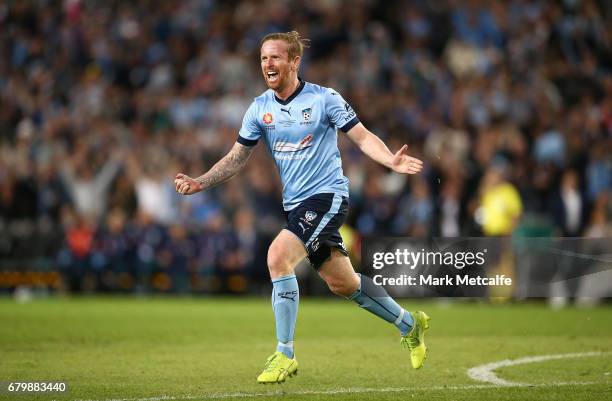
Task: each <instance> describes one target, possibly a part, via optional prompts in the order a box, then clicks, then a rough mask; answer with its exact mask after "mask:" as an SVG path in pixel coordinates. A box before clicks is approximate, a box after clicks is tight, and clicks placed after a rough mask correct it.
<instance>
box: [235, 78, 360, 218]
mask: <svg viewBox="0 0 612 401" xmlns="http://www.w3.org/2000/svg"><path fill="white" fill-rule="evenodd" d="M357 123H359V120H358V118H357V116H356V115H355V112H354V111H353V109H352V108H351V106H350V105H349V104H348V103H346V102H345V101H344V99H343V98H342V96H340V95H339V94H338V93H337V92H336V91H334V90H333V89H330V88H325V87H322V86H319V85H315V84H312V83H310V82H304V81H301V80H300V86H299V87H298V89H297V90H296V91H295V92H294V93H293V95H291V96H290V97H289V98H287V100H284V101H283V100H281V99H279V98H277V97H276V95H275V94H274V91H273V90H271V89H268V90H267V91H266V92H264V93H263V94H262V95H260V96H258V97H256V98H255V100H254V101H253V103H251V106H250V107H249V109H248V110H247V112H246V114H245V116H244V119H243V121H242V128H240V133H239V135H238V142H239V143H241V144H242V145H245V146H254V145H256V144H257V141H258V140H259V138H261V137H263V139H264V141H265V142H266V145H267V147H268V150H269V151H270V153H271V154H272V157H273V158H274V162H275V163H276V167H277V168H278V171H279V173H280V177H281V181H282V183H283V207H284V209H285V210H291V209H293V208H294V207H296V206H297V205H298V204H299V203H300V202H302V201H303V200H305V199H306V198H308V197H310V196H312V195H315V194H321V193H334V194H338V195H341V196H347V197H348V179H347V178H346V177H345V176H344V173H343V172H342V161H341V160H340V151H339V150H338V135H337V133H336V129H340V130H341V131H343V132H347V131H348V130H350V129H351V128H353V127H354V126H355V125H356V124H357Z"/></svg>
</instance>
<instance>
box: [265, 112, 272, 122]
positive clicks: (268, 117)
mask: <svg viewBox="0 0 612 401" xmlns="http://www.w3.org/2000/svg"><path fill="white" fill-rule="evenodd" d="M272 121H273V119H272V114H270V113H266V114H264V115H263V122H264V123H266V124H272Z"/></svg>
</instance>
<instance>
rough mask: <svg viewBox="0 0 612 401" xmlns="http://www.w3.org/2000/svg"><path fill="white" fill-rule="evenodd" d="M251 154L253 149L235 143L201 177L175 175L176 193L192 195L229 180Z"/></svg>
mask: <svg viewBox="0 0 612 401" xmlns="http://www.w3.org/2000/svg"><path fill="white" fill-rule="evenodd" d="M252 152H253V147H251V146H244V145H241V144H239V143H238V142H236V143H235V144H234V146H233V147H232V149H231V150H230V151H229V152H228V154H226V155H225V156H223V158H222V159H221V160H219V161H218V162H217V163H216V164H215V165H214V166H212V168H211V169H210V170H208V171H207V172H206V173H204V174H203V175H201V176H199V177H197V178H191V177H189V176H187V175H185V174H182V173H179V174H177V175H176V178H175V179H174V185H175V186H176V192H178V193H179V194H182V195H192V194H195V193H198V192H200V191H204V190H206V189H208V188H212V187H214V186H215V185H218V184H221V183H223V182H225V181H227V180H229V179H230V178H232V177H233V176H234V175H236V174H237V173H238V172H239V171H240V170H242V168H243V167H244V165H245V164H246V162H247V161H248V160H249V156H251V153H252Z"/></svg>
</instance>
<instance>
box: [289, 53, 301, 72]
mask: <svg viewBox="0 0 612 401" xmlns="http://www.w3.org/2000/svg"><path fill="white" fill-rule="evenodd" d="M300 61H302V58H301V57H300V56H295V57H294V58H293V63H292V67H291V70H292V71H297V70H298V69H299V68H300Z"/></svg>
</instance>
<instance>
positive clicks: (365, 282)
mask: <svg viewBox="0 0 612 401" xmlns="http://www.w3.org/2000/svg"><path fill="white" fill-rule="evenodd" d="M359 276H360V277H361V282H360V285H359V288H358V289H357V290H356V291H355V292H354V293H353V294H352V295H351V296H350V297H349V298H348V299H350V300H351V301H355V302H356V303H357V304H358V305H359V306H360V307H362V308H363V309H365V310H367V311H368V312H371V313H373V314H375V315H376V316H378V317H380V318H381V319H384V320H386V321H387V322H389V323H393V324H394V325H395V326H397V328H398V329H399V331H400V332H401V333H402V336H405V335H406V334H407V333H408V332H409V331H410V330H412V326H413V325H414V319H413V318H412V315H411V314H410V312H408V311H406V310H404V309H403V308H402V307H401V306H399V305H398V304H397V302H395V301H394V300H393V298H391V297H390V296H389V294H388V293H387V291H385V289H384V288H383V287H381V286H379V285H376V284H374V282H373V281H372V279H371V278H369V277H367V276H364V275H362V274H360V275H359Z"/></svg>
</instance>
